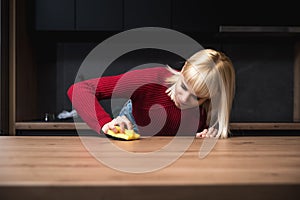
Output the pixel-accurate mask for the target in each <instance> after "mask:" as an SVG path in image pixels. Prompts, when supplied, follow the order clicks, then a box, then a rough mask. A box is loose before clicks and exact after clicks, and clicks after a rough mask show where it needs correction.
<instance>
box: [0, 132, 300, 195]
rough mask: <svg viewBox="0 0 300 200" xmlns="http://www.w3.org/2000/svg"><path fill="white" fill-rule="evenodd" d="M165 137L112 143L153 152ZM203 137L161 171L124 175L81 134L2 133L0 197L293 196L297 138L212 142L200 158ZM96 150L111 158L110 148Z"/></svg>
mask: <svg viewBox="0 0 300 200" xmlns="http://www.w3.org/2000/svg"><path fill="white" fill-rule="evenodd" d="M86 138H88V140H90V141H96V142H95V144H96V145H98V142H103V143H105V142H107V140H106V138H102V137H97V136H90V137H86ZM187 139H190V138H184V137H183V138H182V140H183V141H184V140H187ZM171 140H172V137H150V138H141V139H140V140H137V141H116V140H114V141H111V142H113V144H114V145H115V146H117V147H118V148H120V149H123V150H126V151H129V152H131V153H141V152H144V153H145V152H152V151H156V150H159V149H161V148H162V147H163V146H165V145H166V144H168V143H169V142H170V141H171ZM202 142H203V139H194V140H193V141H192V144H191V145H190V146H189V148H188V149H187V151H185V152H184V154H183V155H182V156H181V157H180V158H179V159H178V160H176V161H175V162H173V163H172V164H170V165H168V166H166V167H163V168H162V169H160V170H155V171H152V172H148V173H126V172H122V171H119V170H115V169H112V168H110V167H108V166H107V165H105V164H103V163H102V162H100V161H99V160H97V159H96V158H95V157H93V155H92V154H90V153H89V152H88V151H87V148H86V147H85V146H84V145H83V143H82V140H80V137H74V136H0V199H2V200H3V199H17V198H24V197H26V196H27V197H29V198H26V199H39V198H42V199H53V198H57V197H64V199H81V197H82V198H83V197H84V198H85V199H88V198H96V197H97V198H98V199H101V198H104V199H122V198H124V199H199V198H200V197H203V198H210V199H233V198H236V199H244V198H245V197H248V198H249V199H268V198H272V199H282V198H283V197H284V198H285V199H293V198H295V199H296V198H297V197H299V195H300V137H299V136H286V137H282V136H280V137H279V136H277V137H271V136H267V137H263V136H261V137H232V138H229V139H225V140H218V142H217V144H216V145H215V147H214V148H213V149H212V151H211V152H210V153H209V154H208V156H207V157H205V158H204V159H200V158H199V149H200V146H201V144H202ZM172 151H173V153H174V152H176V148H174V149H173V150H172ZM101 153H103V155H110V156H112V157H113V156H114V154H111V152H101ZM171 153H172V152H171ZM120 162H126V158H120ZM124 195H125V196H124ZM128 195H129V196H130V197H128V198H125V197H126V196H128Z"/></svg>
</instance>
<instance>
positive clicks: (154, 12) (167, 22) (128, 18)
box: [124, 0, 171, 29]
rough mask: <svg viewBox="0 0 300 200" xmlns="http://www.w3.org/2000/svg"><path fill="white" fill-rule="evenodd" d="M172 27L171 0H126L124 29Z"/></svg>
mask: <svg viewBox="0 0 300 200" xmlns="http://www.w3.org/2000/svg"><path fill="white" fill-rule="evenodd" d="M146 26H153V27H165V28H171V0H163V1H161V0H124V29H130V28H137V27H146Z"/></svg>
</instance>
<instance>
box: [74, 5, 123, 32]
mask: <svg viewBox="0 0 300 200" xmlns="http://www.w3.org/2000/svg"><path fill="white" fill-rule="evenodd" d="M122 17H123V0H101V1H99V0H76V28H77V30H79V31H81V30H84V31H93V30H96V31H97V30H100V31H101V30H107V31H118V30H122V28H123V19H122Z"/></svg>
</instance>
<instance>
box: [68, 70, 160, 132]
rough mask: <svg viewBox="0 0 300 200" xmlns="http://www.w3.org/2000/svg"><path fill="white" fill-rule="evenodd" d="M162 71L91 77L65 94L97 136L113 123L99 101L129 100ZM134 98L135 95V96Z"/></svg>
mask: <svg viewBox="0 0 300 200" xmlns="http://www.w3.org/2000/svg"><path fill="white" fill-rule="evenodd" d="M161 70H162V68H161V67H157V68H151V69H142V70H134V71H130V72H127V73H125V74H121V75H116V76H107V77H101V78H94V79H89V80H85V81H81V82H78V83H74V84H73V85H71V87H70V88H69V89H68V91H67V95H68V97H69V99H70V101H71V102H72V105H73V107H74V108H75V110H76V111H77V113H78V114H79V116H80V117H81V118H82V119H83V120H84V121H85V122H86V123H87V125H88V126H89V127H90V128H92V129H93V130H94V131H96V132H97V133H100V132H101V127H102V126H104V125H105V124H106V123H108V122H110V121H111V120H112V118H111V116H110V115H109V114H108V113H107V112H106V111H105V110H104V108H103V107H102V106H101V104H100V103H99V100H102V99H110V98H131V97H132V96H133V95H134V94H135V91H137V89H138V88H139V87H140V86H141V85H143V84H147V83H150V82H153V81H155V80H157V78H158V77H159V74H160V72H162V71H161ZM135 95H136V94H135Z"/></svg>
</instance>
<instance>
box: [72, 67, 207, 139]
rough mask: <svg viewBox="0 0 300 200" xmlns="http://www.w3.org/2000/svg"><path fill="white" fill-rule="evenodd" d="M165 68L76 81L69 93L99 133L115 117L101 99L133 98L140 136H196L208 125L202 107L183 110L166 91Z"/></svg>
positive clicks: (81, 114) (80, 113)
mask: <svg viewBox="0 0 300 200" xmlns="http://www.w3.org/2000/svg"><path fill="white" fill-rule="evenodd" d="M168 76H171V73H170V72H169V71H168V70H167V69H166V67H153V68H147V69H139V70H134V71H129V72H127V73H125V74H121V75H116V76H106V77H101V78H94V79H90V80H86V81H82V82H79V83H75V84H73V85H72V86H71V87H70V88H69V90H68V92H67V94H68V97H69V98H70V100H71V102H72V104H73V107H74V108H75V110H76V111H77V112H78V114H79V115H80V117H81V118H82V119H83V120H84V121H85V122H86V123H87V124H88V125H89V126H90V127H91V128H92V129H93V130H95V131H96V132H97V133H99V134H100V132H101V131H100V130H101V127H102V126H103V125H105V124H106V123H108V122H110V121H111V120H112V118H111V116H110V115H109V114H108V113H107V112H106V111H105V110H104V109H103V107H102V106H101V105H100V103H99V100H102V99H109V98H128V99H129V98H130V99H131V100H132V106H133V116H134V118H135V120H136V123H137V125H138V128H139V131H140V134H141V135H147V136H149V135H172V136H174V135H194V134H195V133H196V132H197V131H200V130H202V129H203V128H206V123H205V122H206V113H205V112H204V110H203V109H202V107H201V106H200V107H197V108H191V109H185V110H180V109H179V108H177V107H176V106H175V104H174V102H173V101H172V100H171V99H170V97H169V96H168V95H167V94H166V93H165V91H166V89H167V87H168V86H167V85H166V83H165V79H166V78H167V77H168Z"/></svg>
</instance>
